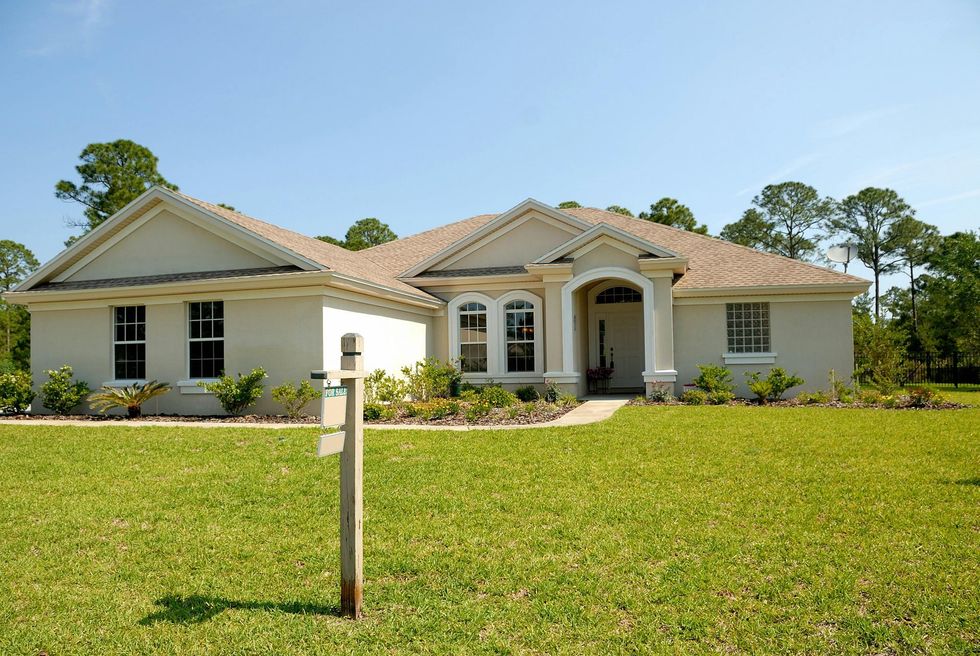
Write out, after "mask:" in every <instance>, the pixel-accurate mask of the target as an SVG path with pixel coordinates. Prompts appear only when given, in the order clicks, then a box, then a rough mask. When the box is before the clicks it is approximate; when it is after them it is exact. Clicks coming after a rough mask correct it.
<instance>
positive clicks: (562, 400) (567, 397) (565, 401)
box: [555, 392, 578, 408]
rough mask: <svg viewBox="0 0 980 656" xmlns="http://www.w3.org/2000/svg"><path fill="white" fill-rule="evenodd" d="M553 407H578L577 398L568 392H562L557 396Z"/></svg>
mask: <svg viewBox="0 0 980 656" xmlns="http://www.w3.org/2000/svg"><path fill="white" fill-rule="evenodd" d="M555 405H557V406H559V407H561V408H572V407H575V406H577V405H578V397H577V396H575V395H574V394H571V393H569V392H562V393H561V394H559V395H558V400H557V401H555Z"/></svg>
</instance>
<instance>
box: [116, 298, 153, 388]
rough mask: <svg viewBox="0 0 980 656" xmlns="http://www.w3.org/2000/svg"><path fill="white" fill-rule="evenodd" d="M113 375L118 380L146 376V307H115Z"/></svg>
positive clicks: (137, 378) (136, 378)
mask: <svg viewBox="0 0 980 656" xmlns="http://www.w3.org/2000/svg"><path fill="white" fill-rule="evenodd" d="M112 364H113V375H114V376H115V379H116V380H142V379H143V378H146V307H145V306H143V305H126V306H120V307H117V308H114V313H113V337H112Z"/></svg>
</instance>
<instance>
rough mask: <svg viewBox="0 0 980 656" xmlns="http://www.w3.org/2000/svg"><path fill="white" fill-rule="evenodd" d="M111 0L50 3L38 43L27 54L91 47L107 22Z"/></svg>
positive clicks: (47, 53) (39, 55)
mask: <svg viewBox="0 0 980 656" xmlns="http://www.w3.org/2000/svg"><path fill="white" fill-rule="evenodd" d="M108 5H109V0H74V1H73V2H56V3H53V4H51V5H50V6H49V8H48V14H49V15H48V16H47V17H46V20H45V21H44V28H43V33H42V34H40V35H39V37H38V39H37V40H38V42H39V44H38V45H36V46H33V47H30V48H27V49H25V51H24V52H25V54H28V55H34V56H38V57H44V56H48V55H54V54H58V53H61V52H64V51H66V50H71V49H74V48H77V47H82V48H86V49H88V48H90V47H91V46H92V45H93V43H94V42H95V39H96V37H97V36H98V34H99V31H100V30H101V28H102V25H103V24H104V23H105V16H106V9H107V8H108Z"/></svg>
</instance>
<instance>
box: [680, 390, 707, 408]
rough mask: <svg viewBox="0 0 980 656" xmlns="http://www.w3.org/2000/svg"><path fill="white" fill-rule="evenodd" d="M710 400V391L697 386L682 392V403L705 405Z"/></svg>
mask: <svg viewBox="0 0 980 656" xmlns="http://www.w3.org/2000/svg"><path fill="white" fill-rule="evenodd" d="M707 402H708V393H707V392H705V391H704V390H703V389H699V388H695V389H689V390H684V393H683V394H681V403H686V404H688V405H704V404H706V403H707Z"/></svg>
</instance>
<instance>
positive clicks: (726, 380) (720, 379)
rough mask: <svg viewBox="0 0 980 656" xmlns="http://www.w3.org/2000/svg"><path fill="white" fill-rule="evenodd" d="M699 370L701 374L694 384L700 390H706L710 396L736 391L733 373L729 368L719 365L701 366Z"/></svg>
mask: <svg viewBox="0 0 980 656" xmlns="http://www.w3.org/2000/svg"><path fill="white" fill-rule="evenodd" d="M698 370H699V371H700V372H701V373H699V374H698V377H697V378H695V379H694V384H695V386H697V388H698V389H700V390H704V391H705V392H707V393H708V394H711V393H712V392H734V391H735V383H734V382H732V372H731V370H730V369H728V368H727V367H722V366H721V365H717V364H699V365H698Z"/></svg>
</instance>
